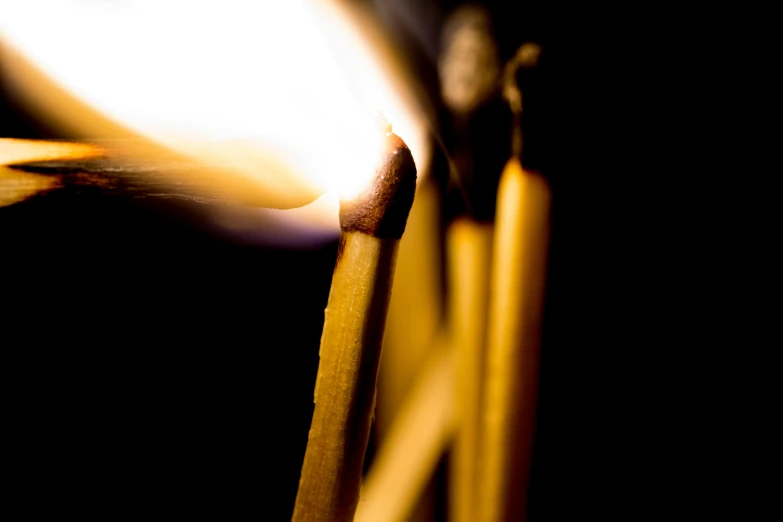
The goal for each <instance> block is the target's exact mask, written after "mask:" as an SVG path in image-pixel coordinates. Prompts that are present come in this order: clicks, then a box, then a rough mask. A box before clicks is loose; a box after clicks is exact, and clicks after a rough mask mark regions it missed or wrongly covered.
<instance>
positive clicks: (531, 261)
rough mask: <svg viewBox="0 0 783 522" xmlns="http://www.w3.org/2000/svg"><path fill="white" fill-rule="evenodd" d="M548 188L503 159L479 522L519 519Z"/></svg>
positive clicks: (528, 449)
mask: <svg viewBox="0 0 783 522" xmlns="http://www.w3.org/2000/svg"><path fill="white" fill-rule="evenodd" d="M550 199H551V196H550V190H549V185H548V184H547V182H546V180H545V179H544V178H543V177H542V176H541V175H540V174H537V173H534V172H528V171H525V170H523V169H522V166H521V164H520V161H519V159H517V158H512V159H511V160H509V162H508V164H507V166H506V168H505V170H504V171H503V174H502V175H501V180H500V186H499V188H498V207H497V214H496V221H495V226H496V231H495V241H494V247H493V248H494V251H493V261H492V283H491V290H490V292H491V294H490V306H489V335H488V342H487V352H488V353H487V368H486V388H485V394H486V395H485V398H484V412H483V425H482V434H481V436H482V439H481V447H482V450H481V452H480V462H481V467H480V473H479V477H480V480H479V490H478V494H479V497H478V516H477V518H476V520H478V521H479V522H501V521H507V520H524V519H525V516H526V513H525V511H526V506H527V486H528V480H529V478H528V475H529V468H530V458H531V454H532V445H533V433H534V429H533V428H534V422H535V413H536V400H537V393H538V361H539V348H540V336H541V317H542V311H543V301H544V282H545V276H546V259H547V249H548V244H549V207H550Z"/></svg>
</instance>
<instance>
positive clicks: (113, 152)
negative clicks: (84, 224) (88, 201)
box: [0, 138, 323, 209]
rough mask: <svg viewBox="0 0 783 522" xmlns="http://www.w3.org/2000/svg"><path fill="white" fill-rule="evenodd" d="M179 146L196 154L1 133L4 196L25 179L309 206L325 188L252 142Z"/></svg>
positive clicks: (46, 187) (127, 142) (49, 185)
mask: <svg viewBox="0 0 783 522" xmlns="http://www.w3.org/2000/svg"><path fill="white" fill-rule="evenodd" d="M174 146H181V147H183V149H186V150H193V151H196V154H195V155H193V156H190V155H187V154H183V153H178V152H175V151H173V150H169V149H167V148H165V147H163V146H160V145H157V144H155V143H153V142H151V141H146V140H144V139H116V140H85V141H74V140H71V141H68V140H22V139H13V138H0V168H2V176H0V180H4V181H0V201H3V200H7V201H9V202H18V201H22V200H24V199H25V198H23V197H19V196H18V193H19V186H20V184H26V185H31V186H33V187H34V188H35V190H32V189H31V190H29V191H28V194H27V196H28V197H29V196H32V195H35V194H36V193H46V192H48V191H51V190H61V189H68V188H77V189H83V188H90V189H92V190H95V191H99V192H100V193H101V194H105V195H126V196H131V197H162V198H169V199H172V198H173V199H180V200H189V201H195V202H199V203H207V204H225V203H228V204H240V205H246V206H252V207H263V208H277V209H289V208H296V207H301V206H304V205H306V204H308V203H311V202H312V201H314V200H315V199H316V198H318V197H319V196H320V195H321V194H322V193H323V190H319V189H316V188H315V187H312V186H309V185H307V184H304V183H301V182H298V180H297V179H296V177H295V176H293V175H292V173H291V172H289V171H287V170H286V169H285V168H284V167H283V166H282V165H280V164H279V163H277V162H275V161H274V160H273V159H271V158H268V157H266V156H264V155H261V154H259V153H258V152H257V151H256V150H255V149H254V148H253V145H252V143H249V142H244V141H242V140H234V141H203V142H181V143H175V144H174ZM223 160H226V161H225V162H224V161H223ZM229 160H230V161H229ZM232 162H233V163H234V164H235V165H236V164H239V163H242V164H244V165H256V167H257V168H256V170H255V171H254V172H252V173H247V172H244V171H242V170H241V169H239V168H236V167H233V166H231V163H232ZM32 181H36V183H35V184H33V183H32ZM12 196H13V197H12Z"/></svg>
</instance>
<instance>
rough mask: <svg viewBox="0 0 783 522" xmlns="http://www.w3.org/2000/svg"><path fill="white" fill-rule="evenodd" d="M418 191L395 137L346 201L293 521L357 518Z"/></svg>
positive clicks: (389, 135)
mask: <svg viewBox="0 0 783 522" xmlns="http://www.w3.org/2000/svg"><path fill="white" fill-rule="evenodd" d="M415 191H416V166H415V164H414V162H413V156H412V155H411V153H410V150H409V149H408V147H407V146H406V145H405V143H404V142H403V141H402V140H401V139H400V138H399V137H397V136H396V135H394V134H392V133H387V134H386V139H385V145H384V150H383V152H382V155H381V161H380V164H379V167H378V169H377V172H376V177H375V179H374V180H373V182H372V186H371V187H370V188H369V189H368V190H367V191H365V192H364V193H363V194H362V195H360V196H359V197H358V198H356V199H354V200H351V201H343V202H342V203H341V206H340V227H341V229H342V233H341V236H340V243H339V247H338V254H337V262H336V264H335V269H334V275H333V276H332V287H331V290H330V292H329V301H328V304H327V307H326V313H325V315H326V317H325V322H324V329H323V334H322V337H321V350H320V356H321V360H320V364H319V367H318V376H317V378H316V384H315V410H314V412H313V420H312V423H311V426H310V434H309V438H308V442H307V449H306V450H305V457H304V463H303V465H302V474H301V478H300V480H299V490H298V492H297V495H296V503H295V506H294V514H293V518H292V520H293V522H305V521H308V522H310V521H325V522H343V521H345V522H350V521H351V520H353V517H354V513H355V512H356V505H357V503H358V501H359V488H360V482H361V476H362V464H363V461H364V454H365V451H366V449H367V440H368V437H369V434H370V424H371V422H372V415H373V409H374V405H375V385H376V379H377V375H378V365H379V362H380V355H381V342H382V340H383V331H384V326H385V323H386V312H387V309H388V305H389V295H390V290H391V285H392V278H393V275H394V265H395V260H396V254H397V247H398V244H399V240H400V238H401V237H402V233H403V231H404V230H405V224H406V222H407V219H408V213H409V212H410V208H411V205H412V204H413V196H414V193H415Z"/></svg>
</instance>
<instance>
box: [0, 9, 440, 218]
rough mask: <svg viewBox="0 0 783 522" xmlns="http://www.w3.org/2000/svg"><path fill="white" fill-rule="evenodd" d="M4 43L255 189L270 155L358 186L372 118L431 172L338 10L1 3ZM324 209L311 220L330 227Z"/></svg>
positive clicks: (371, 152) (372, 51)
mask: <svg viewBox="0 0 783 522" xmlns="http://www.w3.org/2000/svg"><path fill="white" fill-rule="evenodd" d="M0 37H2V39H3V41H4V43H5V44H7V45H9V46H10V47H11V48H12V49H13V50H14V51H16V52H18V53H19V54H20V55H22V56H24V57H25V58H27V59H28V60H30V61H31V62H32V63H33V64H35V66H36V67H38V68H39V69H40V70H41V71H43V72H44V73H45V74H46V75H47V76H48V77H49V78H51V79H52V80H53V83H54V84H56V85H57V86H59V87H62V88H64V89H66V90H67V92H68V93H70V94H72V95H73V96H74V97H76V98H77V99H78V100H80V101H81V102H83V103H84V104H86V105H88V106H90V107H92V108H94V109H96V110H97V111H99V112H100V113H101V114H102V115H104V116H106V117H107V118H108V119H109V120H112V121H113V122H116V123H119V124H120V125H121V126H122V127H126V128H128V129H130V130H131V131H133V132H135V133H139V134H142V135H145V136H147V137H149V138H152V139H153V140H155V141H158V142H160V143H163V144H166V145H168V146H172V147H174V148H176V149H177V150H178V151H180V152H184V153H187V154H190V155H192V156H194V157H197V158H199V159H202V160H203V161H207V162H220V164H221V165H222V166H230V167H234V168H236V169H238V170H241V171H242V172H244V173H246V175H247V176H249V177H257V178H258V179H259V183H267V184H268V183H274V180H270V179H264V177H263V171H264V158H269V159H270V163H271V162H275V163H278V164H283V165H285V166H286V167H287V169H289V170H290V171H291V172H292V173H294V175H295V176H297V177H300V178H301V179H302V180H304V181H305V182H306V183H307V184H309V185H310V186H312V187H313V188H314V190H317V191H320V192H324V191H327V190H330V191H334V190H337V191H341V192H342V193H350V192H352V191H356V190H357V187H359V186H361V185H362V184H364V183H365V182H366V181H365V180H366V179H367V178H368V177H369V176H370V175H371V174H372V172H373V167H374V165H375V163H376V161H377V154H378V146H379V140H380V133H379V131H378V128H377V124H376V118H377V113H378V111H381V112H383V113H384V114H385V115H386V117H387V118H388V119H389V121H391V122H392V124H393V126H394V131H395V132H396V133H397V134H398V135H400V136H401V137H402V138H403V139H404V140H405V141H406V142H407V143H408V146H409V147H410V148H411V151H412V152H413V155H414V159H415V160H416V162H417V165H418V166H419V170H420V171H422V170H423V168H424V167H425V166H426V164H427V160H428V158H427V154H428V152H427V149H426V145H425V144H426V138H425V133H424V132H425V131H424V129H425V126H424V124H423V121H422V120H421V119H420V117H419V116H418V115H417V114H416V112H415V111H414V110H412V105H411V103H410V96H408V97H407V98H406V92H405V89H404V84H403V83H401V81H400V79H399V77H396V76H395V75H394V74H393V70H392V67H391V66H390V65H389V63H388V61H386V60H383V59H381V55H380V54H379V53H378V51H377V48H372V47H371V45H370V44H369V43H368V38H367V37H366V35H362V34H361V33H360V31H359V29H357V26H356V24H355V19H353V18H351V17H350V16H347V15H346V12H345V11H344V10H343V9H341V8H340V7H339V6H338V4H337V3H335V2H316V1H307V0H286V1H278V0H275V1H269V0H267V1H264V0H260V1H238V0H234V1H231V0H226V1H214V2H206V1H193V0H190V1H178V0H170V1H166V2H143V1H131V0H126V1H123V2H84V1H79V0H60V1H57V2H54V1H52V2H47V1H36V0H26V1H24V2H13V3H12V5H5V4H3V5H0ZM4 72H6V73H7V74H8V76H9V78H10V79H11V80H12V81H16V82H17V83H19V84H20V85H24V87H25V90H26V91H27V92H23V93H21V95H24V96H29V97H32V98H36V96H37V99H42V98H45V97H46V92H45V91H44V90H42V88H41V87H40V86H38V87H35V88H33V89H30V87H33V86H31V85H26V84H25V83H24V78H19V77H18V76H19V75H18V74H17V77H14V74H15V73H18V71H14V70H7V71H4ZM31 91H35V92H31ZM41 103H45V100H43V101H42V102H41ZM64 110H66V108H63V107H59V106H53V107H48V111H49V112H58V111H64ZM53 116H56V115H53ZM69 119H72V120H74V121H73V122H72V123H73V124H74V126H75V127H76V128H77V129H80V130H81V132H82V134H88V135H89V134H92V136H88V137H96V136H98V137H100V134H99V133H100V132H101V129H95V128H88V126H87V119H84V121H80V119H79V118H78V117H71V118H69ZM80 126H81V128H80ZM203 140H208V141H209V142H210V143H211V144H210V146H208V147H201V146H198V145H196V146H194V143H198V142H200V141H203ZM215 143H217V144H218V145H217V146H216V145H215ZM226 163H229V164H230V165H226ZM276 175H278V174H276ZM326 199H330V198H326ZM328 212H329V213H330V215H328V216H326V217H325V218H324V217H323V216H321V217H316V218H315V219H316V220H319V221H322V222H323V220H324V219H326V221H327V222H328V225H329V226H330V227H331V226H336V211H333V210H329V211H328ZM292 214H295V213H292ZM305 214H307V213H303V215H305ZM304 219H305V220H311V219H313V217H312V216H309V215H308V216H307V217H305V218H304Z"/></svg>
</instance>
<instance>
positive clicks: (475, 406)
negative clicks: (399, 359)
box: [446, 217, 494, 522]
mask: <svg viewBox="0 0 783 522" xmlns="http://www.w3.org/2000/svg"><path fill="white" fill-rule="evenodd" d="M493 232H494V227H493V225H492V224H491V223H479V222H476V221H474V220H473V219H470V218H467V217H462V218H459V219H457V220H455V221H454V222H453V223H452V224H451V226H450V227H449V230H448V233H447V237H446V247H447V256H448V257H447V259H448V270H449V295H450V303H449V338H450V343H451V345H452V346H453V347H454V349H455V351H456V358H457V372H456V374H457V386H456V389H455V400H456V403H457V419H458V420H457V428H456V433H455V437H454V446H453V451H452V455H451V457H452V458H451V468H450V469H451V476H450V482H449V486H450V488H449V489H450V491H449V502H450V504H449V513H450V514H451V517H450V518H451V520H453V521H455V522H462V521H464V522H470V521H472V520H475V511H474V510H475V498H474V497H475V489H476V487H477V485H478V484H477V476H476V475H477V472H478V468H477V455H478V450H479V436H480V433H479V432H480V425H481V391H482V386H483V374H484V366H485V362H484V359H485V354H486V352H485V346H486V335H487V307H488V302H489V272H490V262H491V254H492V236H493Z"/></svg>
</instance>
